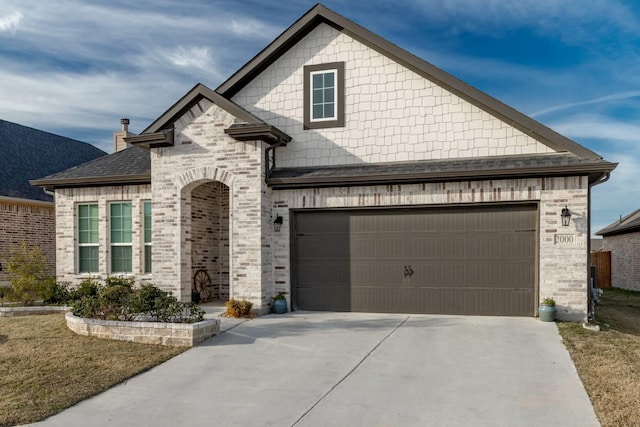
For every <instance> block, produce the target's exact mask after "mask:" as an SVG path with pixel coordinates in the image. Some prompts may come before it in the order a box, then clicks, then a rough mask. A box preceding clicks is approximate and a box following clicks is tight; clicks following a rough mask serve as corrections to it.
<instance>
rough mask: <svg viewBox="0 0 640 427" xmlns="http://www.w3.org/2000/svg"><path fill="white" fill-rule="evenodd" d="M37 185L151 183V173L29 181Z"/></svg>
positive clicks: (79, 185)
mask: <svg viewBox="0 0 640 427" xmlns="http://www.w3.org/2000/svg"><path fill="white" fill-rule="evenodd" d="M29 183H30V184H31V185H35V186H37V187H42V188H47V189H55V188H67V187H99V186H105V185H126V184H150V183H151V174H150V173H147V174H138V175H124V176H100V177H89V178H63V179H34V180H31V181H29Z"/></svg>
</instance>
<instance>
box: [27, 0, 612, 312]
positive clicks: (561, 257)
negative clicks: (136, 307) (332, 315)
mask: <svg viewBox="0 0 640 427" xmlns="http://www.w3.org/2000/svg"><path fill="white" fill-rule="evenodd" d="M123 132H125V133H126V129H123ZM125 140H126V141H127V143H128V144H130V145H131V146H132V147H131V148H128V149H125V150H123V151H118V152H116V153H114V154H112V155H110V156H108V157H105V158H102V159H98V160H95V161H93V162H92V163H90V164H88V165H85V166H81V167H78V168H76V169H73V170H70V171H65V172H61V173H58V174H54V175H52V176H49V177H47V178H45V179H40V180H38V181H37V182H35V184H37V185H41V186H43V187H47V188H50V189H55V192H56V210H57V215H58V230H57V232H58V245H57V250H58V252H57V255H58V264H57V274H58V277H59V278H60V279H61V280H65V281H70V282H74V283H78V282H79V281H80V280H82V279H83V278H86V277H90V276H98V277H105V276H106V275H108V274H126V275H131V276H133V277H135V278H136V279H138V280H149V281H153V282H154V283H155V284H157V285H159V286H160V287H162V288H163V289H166V290H170V291H173V292H174V293H175V294H176V295H177V296H178V297H179V298H180V299H182V300H188V299H189V298H190V292H191V287H192V283H193V278H194V276H195V274H196V272H198V271H199V270H206V272H207V273H208V274H209V276H210V277H211V280H212V282H213V286H214V287H215V290H216V293H217V295H216V296H217V297H220V298H222V299H226V298H228V297H233V298H247V299H249V300H250V301H252V302H253V303H254V304H255V308H256V309H257V310H259V311H261V312H265V311H266V310H268V309H269V306H270V304H271V298H272V297H273V296H274V295H275V294H276V292H278V291H286V292H288V293H290V295H288V299H289V300H290V302H291V305H292V308H294V309H303V310H339V311H371V312H402V313H458V314H482V315H521V316H534V315H536V312H537V305H538V301H539V299H540V298H544V297H553V298H555V299H556V301H557V303H558V306H559V317H560V318H561V319H566V320H582V319H585V318H586V316H587V305H588V304H587V278H588V265H587V259H588V256H587V255H588V239H589V231H588V230H589V225H588V224H589V212H590V210H589V208H590V200H589V194H590V192H589V189H590V187H591V186H593V185H595V184H598V183H599V182H600V181H601V180H603V179H606V178H607V177H608V174H609V173H610V172H611V171H612V170H613V169H614V168H615V166H616V165H615V164H614V163H609V162H607V161H604V160H603V159H602V158H601V157H600V156H599V155H598V154H596V153H594V152H592V151H590V150H588V149H586V148H585V147H583V146H581V145H579V144H577V143H576V142H574V141H571V140H569V139H567V138H565V137H563V136H562V135H559V134H558V133H556V132H554V131H553V130H551V129H549V128H547V127H545V126H543V125H542V124H540V123H538V122H536V121H535V120H533V119H531V118H529V117H527V116H525V115H523V114H522V113H519V112H517V111H515V110H514V109H512V108H510V107H508V106H506V105H504V104H502V103H501V102H499V101H497V100H496V99H494V98H492V97H490V96H489V95H487V94H485V93H483V92H480V91H479V90H477V89H475V88H473V87H471V86H469V85H467V84H465V83H463V82H461V81H460V80H457V79H456V78H454V77H452V76H451V75H449V74H447V73H446V72H444V71H442V70H440V69H438V68H436V67H434V66H433V65H431V64H429V63H427V62H425V61H423V60H422V59H420V58H417V57H416V56H414V55H412V54H410V53H409V52H407V51H405V50H402V49H401V48H399V47H397V46H396V45H394V44H392V43H390V42H388V41H387V40H384V39H383V38H381V37H379V36H377V35H375V34H373V33H371V32H369V31H367V30H366V29H364V28H362V27H360V26H359V25H357V24H355V23H353V22H352V21H350V20H348V19H346V18H344V17H342V16H340V15H339V14H337V13H335V12H333V11H331V10H329V9H327V8H325V7H323V6H322V5H317V6H315V7H314V8H312V9H311V10H310V11H309V12H307V13H306V14H305V15H304V16H302V17H301V18H300V19H299V20H298V21H296V22H295V23H294V24H293V25H292V26H291V27H289V28H288V29H287V30H286V31H285V32H284V33H282V34H281V35H280V36H278V38H276V39H275V40H274V41H273V42H272V43H271V44H270V45H269V46H267V47H266V48H265V49H264V50H263V51H262V52H260V53H259V54H258V55H257V56H255V57H254V58H253V59H252V60H251V61H249V62H248V63H247V64H246V65H244V66H243V67H242V68H241V69H240V70H238V71H237V72H236V73H235V74H233V75H232V76H231V77H230V78H229V79H228V80H227V81H225V82H224V83H223V84H222V85H220V86H219V87H218V88H217V89H216V90H215V91H214V90H211V89H209V88H207V87H206V86H204V85H201V84H198V85H196V86H195V87H194V88H193V89H192V90H191V91H189V92H188V93H187V94H186V95H185V96H184V97H182V98H181V99H180V100H178V101H177V102H176V103H175V104H174V105H173V106H172V107H171V108H169V110H167V111H166V112H165V113H164V114H162V115H161V116H160V117H158V118H157V119H156V120H155V121H154V122H153V123H152V124H151V125H150V126H149V127H147V128H146V129H145V130H144V131H143V132H142V133H141V134H140V135H137V136H133V135H128V136H125ZM565 207H567V208H568V210H569V211H570V213H571V221H570V224H569V225H568V226H562V225H561V217H560V215H561V212H562V211H563V209H564V208H565Z"/></svg>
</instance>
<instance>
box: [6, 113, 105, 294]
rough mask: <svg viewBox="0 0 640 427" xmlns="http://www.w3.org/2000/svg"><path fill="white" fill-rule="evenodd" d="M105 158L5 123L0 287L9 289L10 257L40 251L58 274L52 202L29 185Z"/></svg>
mask: <svg viewBox="0 0 640 427" xmlns="http://www.w3.org/2000/svg"><path fill="white" fill-rule="evenodd" d="M105 154H106V153H105V152H104V151H102V150H100V149H98V148H96V147H94V146H92V145H90V144H87V143H84V142H81V141H77V140H75V139H70V138H65V137H62V136H58V135H54V134H51V133H48V132H43V131H41V130H37V129H33V128H30V127H26V126H22V125H19V124H17V123H11V122H8V121H5V120H0V159H2V167H1V168H0V284H2V285H5V284H7V282H8V280H9V277H8V275H7V269H6V267H7V262H8V259H9V257H10V253H11V251H12V250H13V249H14V248H16V247H18V246H20V245H21V244H22V243H23V242H24V243H26V244H27V245H28V246H29V247H35V246H38V247H40V249H41V250H42V252H43V253H44V254H45V256H46V257H47V263H48V265H49V266H50V268H51V272H53V271H54V268H55V208H54V203H53V197H52V196H51V194H47V193H46V192H44V191H43V190H42V188H39V187H34V186H32V185H31V184H29V180H30V179H35V178H40V177H43V176H46V175H50V174H52V173H54V172H59V171H61V170H65V169H68V168H70V167H72V166H75V165H78V164H80V163H84V162H86V161H88V160H92V159H95V158H97V157H101V156H104V155H105Z"/></svg>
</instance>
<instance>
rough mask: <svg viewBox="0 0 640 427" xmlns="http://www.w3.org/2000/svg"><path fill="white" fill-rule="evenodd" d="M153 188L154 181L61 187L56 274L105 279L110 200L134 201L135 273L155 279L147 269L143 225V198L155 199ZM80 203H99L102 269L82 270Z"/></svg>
mask: <svg viewBox="0 0 640 427" xmlns="http://www.w3.org/2000/svg"><path fill="white" fill-rule="evenodd" d="M150 190H151V186H150V185H116V186H104V187H82V188H61V189H57V190H56V240H57V242H56V248H57V249H56V259H57V262H56V275H57V276H58V280H61V281H64V282H69V283H71V284H72V285H77V284H78V283H80V282H81V281H82V280H84V279H86V278H89V277H94V278H97V279H105V278H106V277H107V276H108V275H109V272H110V266H109V260H110V258H109V204H110V203H112V202H131V210H132V213H131V217H132V229H133V230H132V234H133V235H132V253H133V259H132V261H133V263H132V269H133V272H132V273H131V276H133V277H136V278H137V279H138V281H151V280H152V276H151V275H150V274H144V273H143V271H144V261H143V253H144V242H143V239H144V236H143V229H142V225H143V216H144V210H143V202H145V201H148V200H151V191H150ZM79 203H97V204H98V212H99V215H98V219H99V223H98V227H99V228H98V230H99V233H98V248H99V249H98V250H99V254H100V258H99V259H100V261H99V272H98V273H91V274H89V273H85V274H79V273H78V251H77V247H78V238H77V223H78V219H77V213H78V212H77V206H78V204H79ZM152 215H153V208H152ZM154 231H155V230H154ZM154 249H155V248H154Z"/></svg>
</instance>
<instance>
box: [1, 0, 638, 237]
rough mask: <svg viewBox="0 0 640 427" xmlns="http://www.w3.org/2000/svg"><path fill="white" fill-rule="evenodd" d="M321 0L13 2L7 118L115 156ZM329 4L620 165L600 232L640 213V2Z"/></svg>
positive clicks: (601, 205) (4, 16)
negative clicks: (126, 131)
mask: <svg viewBox="0 0 640 427" xmlns="http://www.w3.org/2000/svg"><path fill="white" fill-rule="evenodd" d="M313 4H314V3H313V2H312V1H302V0H289V1H286V2H265V1H253V0H249V1H232V0H226V1H224V0H220V1H217V0H138V1H136V2H130V1H128V0H126V1H124V0H123V1H120V0H110V1H76V0H56V1H55V2H48V1H47V2H45V1H41V0H3V1H2V2H1V3H0V118H2V119H4V120H8V121H13V122H16V123H20V124H23V125H26V126H32V127H35V128H38V129H43V130H46V131H49V132H53V133H57V134H60V135H64V136H68V137H72V138H77V139H80V140H83V141H87V142H90V143H93V144H95V145H96V146H98V147H100V148H102V149H104V150H106V151H109V152H110V151H112V134H113V131H114V130H117V129H118V128H119V126H120V124H119V119H120V118H121V117H129V118H130V119H131V130H132V131H133V132H139V131H141V130H142V129H144V128H145V127H146V126H147V125H148V124H149V123H151V122H152V121H153V120H154V119H155V118H156V117H158V116H159V115H160V114H161V113H162V112H164V111H165V110H166V109H167V108H168V107H170V106H171V105H172V104H173V103H174V102H175V101H176V100H177V99H178V98H180V97H181V96H182V95H184V93H186V92H187V91H188V90H189V89H190V88H192V87H193V86H194V85H195V84H196V83H198V82H201V83H204V84H205V85H207V86H209V87H211V88H215V87H217V86H218V85H219V84H220V83H221V82H223V81H224V80H225V79H226V78H227V77H229V76H230V75H231V74H232V73H233V72H234V71H236V70H237V69H238V68H240V67H241V66H242V65H243V64H244V63H245V62H246V61H248V60H249V59H251V58H252V57H253V56H254V55H255V54H256V53H258V52H259V51H260V50H261V49H262V48H264V47H265V46H266V45H267V44H268V43H269V42H271V41H272V40H273V39H274V38H275V37H276V36H277V35H278V34H280V33H281V32H282V31H283V30H285V29H286V28H287V27H288V26H289V25H291V24H292V23H293V22H294V21H295V20H296V19H298V18H299V17H300V16H301V15H302V14H303V13H304V12H306V11H307V10H308V9H309V8H311V7H312V6H313ZM324 4H325V6H327V7H329V8H331V9H333V10H335V11H336V12H338V13H340V14H342V15H344V16H346V17H347V18H349V19H351V20H353V21H355V22H357V23H358V24H360V25H362V26H364V27H365V28H368V29H369V30H371V31H373V32H375V33H378V34H379V35H381V36H382V37H385V38H386V39H388V40H390V41H392V42H394V43H395V44H397V45H399V46H401V47H403V48H405V49H407V50H408V51H410V52H412V53H413V54H415V55H417V56H420V57H422V58H423V59H425V60H427V61H429V62H431V63H432V64H434V65H436V66H438V67H440V68H443V69H444V70H446V71H448V72H450V73H451V74H453V75H455V76H456V77H458V78H460V79H462V80H464V81H466V82H467V83H469V84H471V85H473V86H475V87H477V88H478V89H480V90H482V91H484V92H487V93H488V94H490V95H492V96H494V97H495V98H498V99H499V100H501V101H503V102H505V103H506V104H509V105H511V106H512V107H514V108H516V109H517V110H520V111H521V112H523V113H525V114H528V115H530V116H532V117H533V118H535V119H537V120H539V121H540V122H542V123H544V124H546V125H548V126H550V127H552V128H553V129H555V130H556V131H558V132H560V133H562V134H564V135H565V136H567V137H569V138H571V139H573V140H575V141H577V142H579V143H580V144H583V145H585V146H586V147H588V148H590V149H592V150H594V151H596V152H598V153H599V154H601V155H602V156H603V157H604V158H605V159H607V160H609V161H613V162H618V163H619V166H618V168H617V169H616V170H615V171H614V172H613V174H612V177H611V179H610V180H609V181H608V182H607V183H605V184H602V185H599V186H597V187H594V189H593V193H592V197H593V212H592V213H593V215H592V227H593V230H598V229H600V228H602V227H604V226H606V225H607V224H609V223H611V222H613V221H615V220H616V219H617V218H618V217H619V215H626V214H628V213H630V212H631V211H633V210H635V209H638V208H640V185H639V184H638V177H639V172H638V171H639V170H640V144H639V143H638V142H639V141H640V78H639V76H640V3H638V2H637V1H635V0H626V1H618V0H584V1H578V0H574V1H570V0H564V1H558V0H411V1H409V0H406V1H405V0H403V1H398V0H395V1H379V0H369V1H366V2H364V1H363V2H359V1H350V0H328V1H326V2H324Z"/></svg>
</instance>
